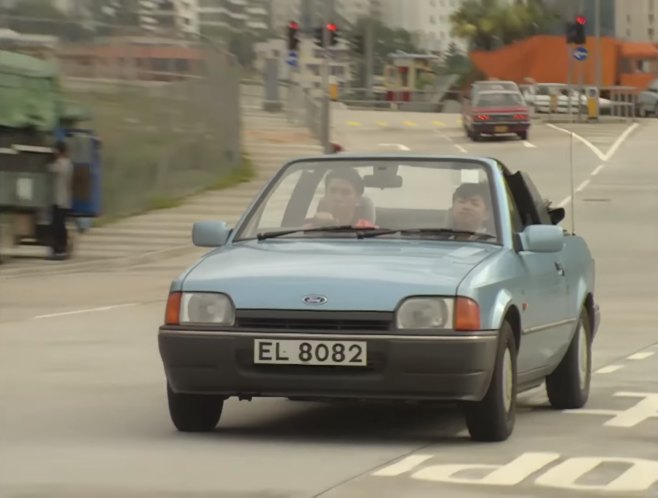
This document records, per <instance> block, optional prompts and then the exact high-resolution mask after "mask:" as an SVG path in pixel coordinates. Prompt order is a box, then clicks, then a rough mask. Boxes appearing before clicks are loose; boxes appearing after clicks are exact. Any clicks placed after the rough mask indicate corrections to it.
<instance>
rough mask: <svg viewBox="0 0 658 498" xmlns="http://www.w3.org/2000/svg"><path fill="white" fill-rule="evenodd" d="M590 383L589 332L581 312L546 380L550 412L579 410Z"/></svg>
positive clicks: (586, 317)
mask: <svg viewBox="0 0 658 498" xmlns="http://www.w3.org/2000/svg"><path fill="white" fill-rule="evenodd" d="M591 379H592V331H591V326H590V321H589V315H588V313H587V311H586V310H585V309H583V311H582V312H581V314H580V318H579V320H578V326H577V327H576V333H575V334H574V336H573V339H572V340H571V344H569V349H567V352H566V353H565V355H564V358H562V361H561V362H560V364H559V365H558V366H557V368H556V369H555V370H554V371H553V373H551V374H550V375H549V376H548V377H546V394H547V395H548V400H549V401H550V403H551V406H552V407H553V408H556V409H559V410H567V409H575V408H582V407H583V406H584V405H585V403H587V399H588V398H589V389H590V383H591Z"/></svg>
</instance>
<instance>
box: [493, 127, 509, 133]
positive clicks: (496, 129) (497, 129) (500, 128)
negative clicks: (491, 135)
mask: <svg viewBox="0 0 658 498" xmlns="http://www.w3.org/2000/svg"><path fill="white" fill-rule="evenodd" d="M494 131H495V132H496V133H505V132H506V131H507V126H496V127H495V128H494Z"/></svg>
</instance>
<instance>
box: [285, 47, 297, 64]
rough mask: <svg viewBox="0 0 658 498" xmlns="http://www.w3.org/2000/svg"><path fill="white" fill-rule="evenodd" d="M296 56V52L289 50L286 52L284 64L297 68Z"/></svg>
mask: <svg viewBox="0 0 658 498" xmlns="http://www.w3.org/2000/svg"><path fill="white" fill-rule="evenodd" d="M298 55H299V54H298V53H297V51H296V50H290V51H289V52H288V59H287V60H286V62H287V63H288V64H289V65H290V66H292V67H297V57H298Z"/></svg>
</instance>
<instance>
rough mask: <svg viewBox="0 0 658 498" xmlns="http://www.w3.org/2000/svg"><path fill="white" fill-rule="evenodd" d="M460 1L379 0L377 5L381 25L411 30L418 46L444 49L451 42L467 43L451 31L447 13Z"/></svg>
mask: <svg viewBox="0 0 658 498" xmlns="http://www.w3.org/2000/svg"><path fill="white" fill-rule="evenodd" d="M461 4H462V0H380V2H379V8H380V11H381V18H382V21H383V22H384V24H386V25H388V26H390V27H392V28H402V29H405V30H407V31H409V32H411V33H412V34H413V35H414V41H415V43H416V45H417V46H418V48H420V49H421V50H427V51H430V52H444V51H446V50H447V49H448V47H449V46H450V44H451V43H455V44H456V45H457V46H458V47H459V48H460V49H462V50H465V49H466V43H465V42H464V41H463V40H461V39H459V38H456V37H454V36H453V35H452V34H451V30H452V24H451V23H450V16H451V15H452V14H453V13H454V12H455V11H456V10H458V9H459V7H461Z"/></svg>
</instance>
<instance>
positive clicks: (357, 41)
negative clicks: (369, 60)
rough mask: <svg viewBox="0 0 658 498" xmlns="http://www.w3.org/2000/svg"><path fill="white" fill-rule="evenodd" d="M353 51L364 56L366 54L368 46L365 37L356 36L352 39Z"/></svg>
mask: <svg viewBox="0 0 658 498" xmlns="http://www.w3.org/2000/svg"><path fill="white" fill-rule="evenodd" d="M352 50H353V51H354V53H356V54H359V55H364V54H365V53H366V45H365V42H364V39H363V35H354V36H353V37H352Z"/></svg>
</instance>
